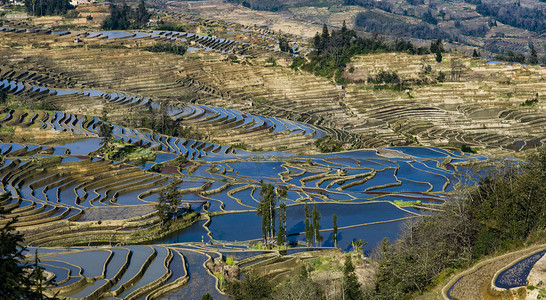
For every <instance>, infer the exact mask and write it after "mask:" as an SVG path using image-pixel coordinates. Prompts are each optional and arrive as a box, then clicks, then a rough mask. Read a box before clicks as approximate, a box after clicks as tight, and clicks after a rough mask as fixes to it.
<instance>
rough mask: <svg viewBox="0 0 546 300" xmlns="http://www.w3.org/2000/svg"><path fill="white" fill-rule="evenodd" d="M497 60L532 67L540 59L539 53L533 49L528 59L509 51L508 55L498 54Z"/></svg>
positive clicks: (521, 54) (545, 60) (545, 61)
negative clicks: (527, 64) (530, 65)
mask: <svg viewBox="0 0 546 300" xmlns="http://www.w3.org/2000/svg"><path fill="white" fill-rule="evenodd" d="M495 59H497V60H502V61H509V62H517V63H522V64H523V63H525V62H527V63H530V64H532V65H534V64H538V63H539V59H538V55H537V51H536V50H535V48H534V47H531V52H530V53H529V56H528V57H525V55H524V54H523V53H517V52H513V51H509V52H508V53H506V54H497V55H495ZM543 63H546V57H544V59H543Z"/></svg>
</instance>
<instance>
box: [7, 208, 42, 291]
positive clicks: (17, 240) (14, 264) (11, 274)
mask: <svg viewBox="0 0 546 300" xmlns="http://www.w3.org/2000/svg"><path fill="white" fill-rule="evenodd" d="M9 213H10V211H6V210H4V209H3V208H1V207H0V219H4V216H5V215H6V214H9ZM15 222H16V218H14V219H11V220H8V221H7V222H6V223H5V224H4V225H3V226H2V228H0V241H2V243H0V258H1V259H0V278H2V280H0V298H2V299H51V298H49V297H47V296H46V295H44V294H43V292H44V286H45V284H46V282H45V277H44V275H43V268H42V267H40V266H39V265H38V263H39V260H38V256H37V254H35V259H34V263H33V264H29V263H28V262H26V261H25V260H24V259H25V256H24V254H23V253H24V252H25V251H26V249H27V248H26V247H25V246H24V245H23V243H24V239H23V235H22V234H21V233H19V232H16V231H15V228H14V227H13V224H14V223H15ZM33 287H34V288H33Z"/></svg>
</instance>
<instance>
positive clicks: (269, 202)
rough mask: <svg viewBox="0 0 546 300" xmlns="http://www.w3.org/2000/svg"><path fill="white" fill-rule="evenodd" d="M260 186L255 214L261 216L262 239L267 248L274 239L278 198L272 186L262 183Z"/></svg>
mask: <svg viewBox="0 0 546 300" xmlns="http://www.w3.org/2000/svg"><path fill="white" fill-rule="evenodd" d="M261 185H262V188H261V191H260V196H261V199H260V203H259V204H258V209H257V211H256V214H257V215H259V216H262V234H263V239H264V243H266V244H268V247H269V246H270V245H269V244H270V242H273V241H274V238H275V207H276V205H277V201H278V197H277V194H276V192H275V187H274V186H273V185H272V184H270V183H269V184H265V183H263V181H262V182H261ZM285 195H286V194H285Z"/></svg>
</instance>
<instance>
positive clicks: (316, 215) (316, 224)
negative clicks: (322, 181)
mask: <svg viewBox="0 0 546 300" xmlns="http://www.w3.org/2000/svg"><path fill="white" fill-rule="evenodd" d="M311 214H312V216H313V229H314V230H315V234H314V238H315V245H316V246H320V244H321V243H322V241H323V240H324V238H323V237H322V234H320V224H319V221H320V218H321V216H320V213H319V211H318V209H317V205H316V204H313V211H312V212H311Z"/></svg>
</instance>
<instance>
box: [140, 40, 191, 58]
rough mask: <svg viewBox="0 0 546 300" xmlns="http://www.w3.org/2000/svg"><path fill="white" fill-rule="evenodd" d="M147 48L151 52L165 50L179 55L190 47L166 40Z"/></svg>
mask: <svg viewBox="0 0 546 300" xmlns="http://www.w3.org/2000/svg"><path fill="white" fill-rule="evenodd" d="M146 50H148V51H151V52H165V53H172V54H178V55H184V54H185V53H186V50H188V47H186V45H181V44H176V43H170V42H164V43H159V44H154V45H153V46H150V47H147V48H146Z"/></svg>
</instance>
